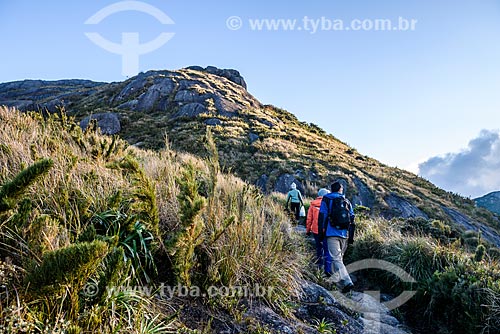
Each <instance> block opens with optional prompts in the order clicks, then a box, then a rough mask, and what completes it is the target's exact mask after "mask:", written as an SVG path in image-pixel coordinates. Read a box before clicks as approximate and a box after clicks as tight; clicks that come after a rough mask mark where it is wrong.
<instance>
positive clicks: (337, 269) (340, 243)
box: [318, 182, 355, 293]
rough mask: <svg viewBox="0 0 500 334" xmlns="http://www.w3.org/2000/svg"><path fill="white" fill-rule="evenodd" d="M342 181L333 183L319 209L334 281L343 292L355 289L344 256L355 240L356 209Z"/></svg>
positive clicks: (319, 220)
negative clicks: (344, 193) (346, 196)
mask: <svg viewBox="0 0 500 334" xmlns="http://www.w3.org/2000/svg"><path fill="white" fill-rule="evenodd" d="M342 192H343V187H342V184H340V182H334V183H332V185H331V193H329V194H326V195H325V196H323V199H322V201H321V206H320V209H319V218H318V227H319V228H320V230H321V231H322V233H323V234H324V237H325V238H326V242H327V245H328V251H329V253H330V258H331V260H332V273H333V279H334V282H335V283H337V285H338V287H339V288H340V289H341V291H342V292H343V293H345V292H349V291H351V290H352V289H353V287H354V285H353V283H352V280H351V277H350V276H349V273H348V272H347V269H346V268H345V265H344V262H343V257H344V254H345V251H346V249H347V244H352V243H353V242H354V230H355V224H354V211H353V209H352V205H351V203H350V202H349V200H348V199H347V198H345V196H344V195H343V193H342Z"/></svg>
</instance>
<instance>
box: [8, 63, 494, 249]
mask: <svg viewBox="0 0 500 334" xmlns="http://www.w3.org/2000/svg"><path fill="white" fill-rule="evenodd" d="M1 104H5V105H8V106H14V107H17V108H19V109H21V110H33V109H35V110H40V109H41V110H45V111H47V112H57V111H58V110H59V109H61V108H64V109H65V110H66V112H67V113H68V114H69V115H71V116H74V117H76V118H77V119H78V120H80V121H81V123H80V125H81V126H83V127H85V126H87V124H89V121H90V119H92V118H93V119H96V120H97V122H98V125H99V126H100V127H101V129H102V132H103V133H106V134H110V135H113V134H119V135H120V136H121V137H122V138H124V139H125V140H127V141H128V142H129V143H130V144H132V145H134V146H136V147H142V148H152V149H160V148H162V147H164V145H165V136H167V137H168V140H169V142H170V144H171V146H172V147H173V148H174V149H176V150H180V151H186V152H190V153H193V154H198V155H199V154H202V150H201V149H200V148H201V147H202V146H203V145H202V144H203V140H204V136H205V132H206V128H207V127H210V128H212V133H213V134H214V137H215V141H216V144H217V147H218V150H219V159H220V163H221V165H222V167H223V168H226V169H227V170H230V171H231V172H233V173H234V174H236V175H237V176H239V177H241V178H243V179H244V180H246V181H247V182H250V183H252V184H255V185H257V186H258V187H259V188H260V189H261V190H262V191H263V192H264V193H272V192H281V193H285V192H286V191H287V190H288V187H289V185H290V184H291V183H292V182H295V183H296V184H297V185H298V188H299V189H300V190H301V191H302V192H303V193H304V194H305V195H307V196H310V197H314V196H315V193H316V191H317V189H318V188H320V187H324V186H327V185H328V184H330V183H331V182H332V181H333V180H340V181H341V182H342V183H343V184H344V188H345V189H347V196H348V197H349V198H352V201H353V203H354V204H356V205H363V206H366V207H369V208H370V209H371V213H372V214H373V215H381V216H383V217H385V218H388V219H391V218H398V217H400V218H403V219H408V218H419V219H427V220H429V219H430V220H432V219H438V220H441V221H444V222H445V223H447V224H449V225H450V226H452V227H453V228H454V229H455V231H456V233H458V234H460V233H462V232H465V231H467V230H472V231H476V232H478V231H482V232H483V235H484V238H485V239H486V240H488V241H489V242H490V243H492V244H493V245H496V246H500V234H499V233H498V229H499V227H500V221H499V219H498V217H497V216H496V215H494V214H491V213H489V212H488V211H486V210H484V209H482V208H480V207H476V205H475V203H474V202H473V201H472V200H470V199H467V198H463V197H461V196H458V195H456V194H453V193H450V192H446V191H444V190H442V189H439V188H438V187H436V186H434V185H433V184H431V183H430V182H428V181H427V180H425V179H423V178H421V177H419V176H417V175H415V174H412V173H410V172H407V171H405V170H402V169H399V168H393V167H388V166H386V165H384V164H383V163H380V162H379V161H377V160H375V159H372V158H370V157H368V156H366V155H363V154H360V153H359V152H357V150H356V149H354V148H352V147H350V146H348V145H347V144H345V143H343V142H342V141H340V140H339V139H337V138H335V137H334V136H332V135H330V134H327V133H326V132H325V131H324V130H322V129H321V128H320V127H318V126H317V125H315V124H309V123H306V122H301V121H299V120H298V119H297V118H296V117H295V116H294V115H293V114H291V113H289V112H287V111H285V110H283V109H280V108H276V107H274V106H272V105H265V104H262V103H261V102H260V101H258V100H257V99H255V97H253V96H252V95H251V94H250V93H249V92H248V91H247V89H246V82H245V80H244V79H243V77H242V76H241V75H240V73H239V72H238V71H236V70H227V69H218V68H216V67H213V66H208V67H206V68H202V67H199V66H191V67H187V68H184V69H180V70H154V71H148V72H144V73H140V74H138V75H137V76H135V77H132V78H130V79H128V80H125V81H123V82H112V83H97V82H91V81H87V80H59V81H47V82H44V81H38V80H36V81H25V82H15V83H4V84H0V105H1ZM353 126H354V129H353V130H354V131H355V124H354V125H353Z"/></svg>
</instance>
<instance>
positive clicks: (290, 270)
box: [0, 108, 303, 333]
mask: <svg viewBox="0 0 500 334" xmlns="http://www.w3.org/2000/svg"><path fill="white" fill-rule="evenodd" d="M0 122H1V124H2V126H1V128H0V143H2V145H1V149H0V184H1V185H2V186H1V188H0V255H1V256H0V260H1V262H0V266H1V268H0V269H1V270H0V281H1V286H2V288H1V290H0V319H1V320H0V332H6V333H28V332H50V333H90V332H92V333H117V332H123V333H160V332H161V333H165V332H172V333H175V332H177V331H182V328H184V327H185V325H184V324H183V322H182V320H181V319H179V318H178V316H177V315H178V311H179V310H180V309H181V308H182V303H183V302H180V301H179V300H178V299H171V298H161V294H160V292H161V290H160V289H161V288H162V287H164V286H165V285H168V286H172V287H174V286H177V285H179V286H185V287H186V288H189V287H197V288H199V289H200V292H201V293H205V292H206V291H207V289H208V288H209V287H210V286H254V285H256V284H258V285H260V286H261V287H266V288H267V289H268V293H266V294H265V295H264V296H262V297H259V300H260V301H261V302H264V303H267V304H268V305H270V306H272V307H275V308H276V309H277V310H278V311H280V312H282V311H283V310H280V308H286V303H285V302H286V300H288V299H290V298H291V297H293V296H296V295H297V294H298V292H299V286H298V283H297V282H298V280H299V279H300V277H301V268H300V264H301V263H303V260H302V259H301V255H299V253H298V252H297V251H296V249H297V246H300V243H301V241H300V239H298V238H297V237H296V236H294V235H293V234H292V233H291V231H290V226H289V223H288V219H287V217H286V216H285V215H284V214H283V213H282V210H280V209H279V208H278V207H277V204H275V203H274V202H273V201H272V200H270V199H267V198H265V197H263V196H262V195H261V194H260V193H259V192H258V191H257V190H256V189H255V188H253V187H252V186H249V185H247V184H245V183H244V182H242V181H241V180H239V179H237V178H235V177H233V176H231V175H227V174H224V173H222V172H221V171H220V167H219V166H218V159H217V156H216V154H217V151H216V150H215V149H214V148H215V146H214V144H213V139H212V137H211V135H210V134H208V135H207V137H206V138H207V139H206V145H205V146H206V152H205V159H204V160H201V159H199V158H196V157H194V156H191V155H188V154H179V153H176V152H174V151H171V150H170V149H168V145H167V148H165V149H163V150H161V151H158V152H152V151H143V150H139V149H135V148H133V147H130V146H128V145H127V143H126V142H124V141H123V140H121V139H118V138H116V137H106V136H101V135H100V134H99V133H98V132H97V131H96V128H95V127H90V128H88V129H87V131H85V132H82V130H81V129H80V127H78V126H77V125H76V124H75V123H74V122H73V121H72V120H71V119H68V118H67V117H66V116H65V115H64V114H53V115H50V116H48V118H46V119H44V118H42V117H41V116H40V115H38V114H21V113H18V112H17V111H15V110H9V109H6V108H2V109H0ZM162 284H163V285H162ZM152 292H154V293H152ZM158 296H160V297H158ZM240 298H242V297H241V296H238V295H236V296H232V297H226V296H210V297H206V298H205V303H208V304H211V305H217V306H218V307H219V308H222V309H226V310H227V312H233V311H234V312H236V310H234V308H233V306H234V303H237V302H238V301H239V299H240ZM255 298H257V297H255Z"/></svg>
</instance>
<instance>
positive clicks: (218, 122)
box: [204, 118, 222, 126]
mask: <svg viewBox="0 0 500 334" xmlns="http://www.w3.org/2000/svg"><path fill="white" fill-rule="evenodd" d="M204 123H205V124H206V125H211V126H215V125H221V124H222V122H221V120H220V119H218V118H209V119H207V120H205V122H204Z"/></svg>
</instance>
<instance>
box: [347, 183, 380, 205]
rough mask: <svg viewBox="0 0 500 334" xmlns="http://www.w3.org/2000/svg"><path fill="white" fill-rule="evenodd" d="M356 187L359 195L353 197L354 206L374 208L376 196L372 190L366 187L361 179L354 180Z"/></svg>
mask: <svg viewBox="0 0 500 334" xmlns="http://www.w3.org/2000/svg"><path fill="white" fill-rule="evenodd" d="M353 182H354V185H355V186H356V189H357V191H358V193H357V194H356V195H355V196H353V198H352V204H354V205H363V206H366V207H369V208H372V207H373V205H374V204H375V196H373V193H372V192H371V190H370V188H368V187H367V186H366V184H364V183H363V181H361V180H360V179H359V178H357V177H355V178H353Z"/></svg>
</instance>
